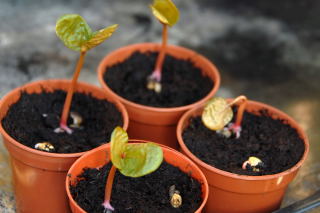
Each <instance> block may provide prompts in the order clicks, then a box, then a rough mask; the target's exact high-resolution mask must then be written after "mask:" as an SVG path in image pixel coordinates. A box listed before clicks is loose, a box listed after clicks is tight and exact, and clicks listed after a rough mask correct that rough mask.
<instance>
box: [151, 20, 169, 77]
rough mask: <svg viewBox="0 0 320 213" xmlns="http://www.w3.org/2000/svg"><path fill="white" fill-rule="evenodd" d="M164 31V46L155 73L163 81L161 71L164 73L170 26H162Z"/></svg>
mask: <svg viewBox="0 0 320 213" xmlns="http://www.w3.org/2000/svg"><path fill="white" fill-rule="evenodd" d="M162 25H163V29H162V45H161V48H160V51H159V55H158V58H157V61H156V66H155V70H154V72H155V73H157V74H156V76H159V78H160V79H158V80H159V81H161V71H162V65H163V61H164V56H165V53H166V47H167V40H168V26H167V25H166V24H162Z"/></svg>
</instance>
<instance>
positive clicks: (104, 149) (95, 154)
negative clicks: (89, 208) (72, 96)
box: [65, 140, 209, 213]
mask: <svg viewBox="0 0 320 213" xmlns="http://www.w3.org/2000/svg"><path fill="white" fill-rule="evenodd" d="M129 142H132V143H145V142H146V141H142V140H129ZM160 146H161V147H162V150H163V157H164V160H165V161H166V162H167V163H169V164H171V165H173V166H176V167H179V168H180V169H181V170H182V171H183V172H185V173H188V174H190V175H191V176H192V177H193V178H195V179H197V180H198V181H199V182H200V183H201V187H202V203H201V205H200V207H199V208H198V209H197V211H196V213H200V212H201V211H202V210H203V208H204V206H205V204H206V202H207V199H208V194H209V186H208V182H207V180H206V178H205V176H204V174H203V173H202V172H201V170H200V169H199V168H198V167H197V165H196V164H195V163H193V162H192V161H191V160H189V159H188V158H187V157H185V156H184V155H182V154H181V153H179V152H177V151H176V150H174V149H171V148H169V147H166V146H163V145H160ZM109 152H110V145H109V144H105V145H103V146H100V147H98V148H96V149H93V150H91V151H89V152H88V153H86V154H85V155H83V156H82V157H81V158H79V159H78V160H77V161H76V162H75V163H74V164H73V165H72V166H71V168H70V170H69V172H68V176H67V179H66V183H65V184H66V189H67V194H68V197H69V201H70V208H71V210H72V212H73V213H85V212H86V211H84V210H83V209H82V208H81V207H80V206H79V205H78V204H77V203H76V201H75V200H74V199H73V198H72V195H71V193H70V187H69V184H70V183H71V184H75V183H76V182H77V176H78V175H80V174H81V173H82V172H83V168H99V167H102V166H103V165H105V164H106V163H108V162H109V161H110V154H109Z"/></svg>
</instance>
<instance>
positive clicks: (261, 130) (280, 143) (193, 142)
mask: <svg viewBox="0 0 320 213" xmlns="http://www.w3.org/2000/svg"><path fill="white" fill-rule="evenodd" d="M260 113H261V115H259V116H257V115H254V114H252V113H248V112H245V113H244V117H243V120H242V131H241V136H240V138H238V139H236V138H235V136H234V135H232V136H231V137H230V138H226V137H225V136H223V135H221V134H218V133H216V131H212V130H209V129H208V128H206V127H205V126H204V125H203V124H202V121H201V117H200V116H198V117H194V118H191V119H190V125H189V126H188V127H187V128H186V129H185V130H184V132H183V135H182V137H183V140H184V142H185V144H186V146H187V147H188V149H189V150H190V151H191V152H192V153H193V154H194V155H195V156H197V157H198V158H199V159H201V160H202V161H204V162H205V163H207V164H210V165H212V166H214V167H216V168H218V169H221V170H224V171H228V172H232V173H236V174H241V175H252V176H258V175H268V174H275V173H279V172H282V171H285V170H287V169H289V168H291V167H293V166H294V165H295V164H296V163H297V162H298V161H299V160H300V159H301V157H302V155H303V153H304V149H305V148H304V143H303V141H302V139H301V138H300V137H299V135H298V133H297V131H296V130H295V129H293V128H292V127H290V126H289V125H288V124H286V121H283V120H273V119H272V118H271V117H270V116H269V115H268V112H267V111H265V110H262V111H260ZM250 156H254V157H258V158H259V159H260V160H262V162H263V163H264V167H262V168H260V171H259V172H257V171H255V172H254V171H252V168H251V169H250V168H248V167H247V170H243V169H242V164H243V162H245V161H246V160H248V158H249V157H250Z"/></svg>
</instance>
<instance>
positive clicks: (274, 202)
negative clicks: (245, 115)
mask: <svg viewBox="0 0 320 213" xmlns="http://www.w3.org/2000/svg"><path fill="white" fill-rule="evenodd" d="M261 109H267V111H268V112H269V113H270V114H271V115H272V118H274V119H282V120H284V121H286V122H287V123H288V124H289V125H290V126H291V127H293V128H295V129H296V130H297V132H298V134H299V135H300V137H301V138H302V140H303V141H304V144H305V151H304V154H303V156H302V158H301V159H300V161H299V162H298V163H297V164H296V165H294V166H293V167H292V168H291V169H289V170H286V171H284V172H281V173H278V174H274V175H264V176H246V175H238V174H233V173H230V172H226V171H223V170H220V169H217V168H215V167H212V166H210V165H208V164H206V163H204V162H203V161H201V160H200V159H199V158H197V157H196V156H195V155H194V154H193V153H191V151H190V150H189V149H188V148H187V146H186V145H185V144H184V141H183V138H182V133H183V130H184V129H185V128H186V127H187V126H188V125H189V120H190V118H192V117H197V116H200V115H201V114H202V111H203V106H200V107H197V108H194V109H192V110H190V111H188V112H186V113H185V114H184V115H183V116H182V118H181V119H180V121H179V123H178V127H177V137H178V141H179V145H180V147H181V150H182V152H183V153H184V154H185V155H186V156H188V157H189V158H190V159H191V160H193V161H194V162H195V163H196V164H197V165H198V166H199V168H200V169H201V170H202V171H203V173H204V174H205V176H206V178H207V181H208V183H209V190H210V194H209V198H208V202H207V205H206V210H207V212H210V213H214V212H219V213H236V212H237V213H256V212H259V213H263V212H271V211H273V210H275V209H278V208H279V207H280V204H281V201H282V199H283V196H284V193H285V190H286V188H287V186H288V184H289V183H290V182H291V181H292V180H293V179H294V177H295V176H296V174H297V172H298V170H299V168H300V167H301V165H302V163H303V162H304V161H305V159H306V157H307V154H308V151H309V142H308V138H307V136H306V134H305V133H304V131H303V130H302V129H301V127H300V126H299V125H298V124H297V123H296V122H295V121H294V120H293V119H292V118H291V117H289V116H288V115H286V114H285V113H283V112H281V111H280V110H277V109H275V108H273V107H271V106H268V105H266V104H262V103H259V102H254V101H249V102H248V104H247V107H246V110H247V111H249V112H251V113H254V114H259V110H261Z"/></svg>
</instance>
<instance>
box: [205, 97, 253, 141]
mask: <svg viewBox="0 0 320 213" xmlns="http://www.w3.org/2000/svg"><path fill="white" fill-rule="evenodd" d="M238 102H241V103H240V106H239V108H238V112H237V117H236V121H235V123H229V122H230V121H231V120H232V117H233V111H232V108H231V107H232V106H233V105H234V104H236V103H238ZM246 105H247V98H246V97H245V96H243V95H242V96H239V97H237V98H235V99H234V100H233V101H232V102H231V103H228V102H227V101H226V100H225V99H224V98H221V97H214V98H212V99H211V100H209V101H208V103H207V104H206V106H205V107H204V110H203V113H202V122H203V123H204V125H205V126H206V127H207V128H209V129H211V130H215V131H217V132H218V133H222V134H223V135H225V136H226V137H229V136H231V133H234V134H235V135H236V138H239V137H240V133H241V121H242V118H243V112H244V109H245V107H246ZM227 124H229V125H228V127H227V128H224V127H225V126H226V125H227Z"/></svg>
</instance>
